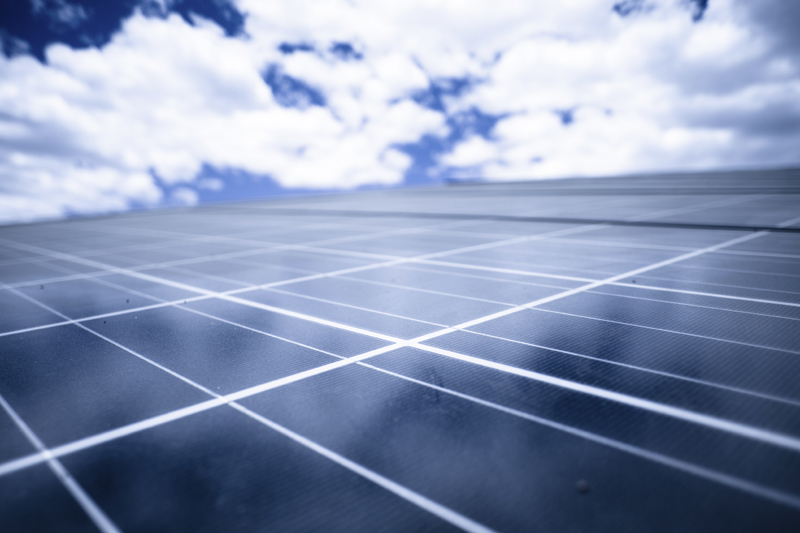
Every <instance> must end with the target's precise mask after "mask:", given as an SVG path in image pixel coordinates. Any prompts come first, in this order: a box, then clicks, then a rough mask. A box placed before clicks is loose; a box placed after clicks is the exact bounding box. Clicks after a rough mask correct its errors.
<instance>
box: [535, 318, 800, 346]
mask: <svg viewBox="0 0 800 533" xmlns="http://www.w3.org/2000/svg"><path fill="white" fill-rule="evenodd" d="M536 311H537V312H541V313H552V314H554V315H563V316H574V317H580V318H587V319H589V320H596V321H599V322H608V323H610V324H622V325H625V326H633V327H635V328H642V329H650V330H653V331H664V332H667V333H678V334H680V335H687V336H689V337H697V338H700V339H710V340H715V341H721V342H729V343H731V344H740V345H742V346H750V347H753V348H764V349H767V350H775V351H778V352H785V353H793V354H800V350H789V349H785V348H777V347H775V346H764V345H761V344H754V343H750V342H741V341H736V340H732V339H725V338H720V337H711V336H708V335H700V334H697V333H689V332H686V331H677V330H673V329H666V328H656V327H653V326H645V325H643V324H636V323H633V322H622V321H619V320H609V319H606V318H598V317H593V316H588V315H579V314H575V313H566V312H564V311H554V310H552V309H536Z"/></svg>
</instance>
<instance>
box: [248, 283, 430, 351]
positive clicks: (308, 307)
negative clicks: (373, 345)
mask: <svg viewBox="0 0 800 533" xmlns="http://www.w3.org/2000/svg"><path fill="white" fill-rule="evenodd" d="M239 296H240V297H241V298H243V299H245V300H252V301H254V302H259V303H262V304H266V305H269V306H272V307H278V308H280V309H287V310H290V311H294V312H296V313H302V314H305V315H309V316H312V317H315V318H321V319H324V320H331V321H334V322H338V323H340V324H344V325H347V326H351V327H356V328H361V329H364V330H366V331H371V332H375V333H381V334H384V335H391V336H394V337H398V338H401V339H413V338H414V337H419V336H420V335H425V334H426V333H431V332H433V331H436V330H438V329H441V327H440V326H436V325H434V324H426V323H424V322H417V321H414V320H408V319H405V318H399V317H393V316H388V315H381V314H377V313H373V312H371V311H364V310H361V309H354V308H352V307H345V306H343V305H337V304H333V303H326V302H320V301H318V300H309V299H305V298H301V297H299V296H292V295H289V294H283V293H278V292H274V291H264V290H261V291H251V292H244V293H242V294H240V295H239Z"/></svg>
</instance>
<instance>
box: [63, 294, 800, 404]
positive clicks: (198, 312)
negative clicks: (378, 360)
mask: <svg viewBox="0 0 800 533" xmlns="http://www.w3.org/2000/svg"><path fill="white" fill-rule="evenodd" d="M98 281H99V280H98ZM106 283H107V282H106ZM109 285H114V284H109ZM114 286H116V287H119V288H121V289H125V288H124V287H121V286H117V285H114ZM126 290H128V291H129V292H131V293H135V292H136V291H133V290H130V289H126ZM48 309H50V308H48ZM179 309H182V310H185V311H189V312H192V313H196V314H200V315H203V316H206V317H208V318H212V319H215V320H220V321H222V322H226V323H228V324H232V325H235V326H238V327H243V328H245V329H250V330H251V331H257V332H259V333H262V334H264V335H268V336H271V337H275V338H278V339H281V340H285V341H288V342H293V343H295V344H299V345H300V346H304V347H306V348H311V349H314V350H318V349H317V348H313V347H310V346H307V345H304V344H301V343H297V341H292V340H290V339H285V338H283V337H279V336H276V335H272V334H270V333H267V332H263V331H260V330H255V329H252V328H248V327H247V326H244V325H241V324H238V323H235V322H231V321H228V320H225V319H223V318H219V317H216V316H214V315H210V314H207V313H203V312H200V311H197V310H195V309H191V308H187V307H179ZM50 310H51V311H52V309H50ZM53 312H56V311H53ZM56 313H57V312H56ZM58 314H59V315H60V316H62V317H64V315H62V314H60V313H58ZM64 318H67V317H64ZM476 333H479V332H476ZM479 334H482V335H486V336H490V337H491V335H488V334H484V333H479ZM497 338H500V337H497ZM510 340H511V339H510ZM521 344H526V343H521ZM550 349H552V348H550ZM553 350H554V351H560V352H562V353H568V354H570V355H576V356H580V357H586V358H591V357H589V356H585V355H582V354H576V353H573V352H567V351H564V350H557V349H553ZM318 351H321V350H318ZM323 352H324V351H323ZM324 353H328V354H329V355H334V356H336V354H332V353H330V352H324ZM623 366H627V367H629V368H635V369H637V370H641V371H647V372H652V373H658V374H660V375H665V376H669V377H673V378H675V379H680V380H685V381H693V382H696V383H701V384H703V385H706V386H712V387H718V388H722V389H726V390H733V391H736V392H741V393H743V394H748V395H751V396H757V397H763V398H767V399H771V400H774V401H780V402H784V403H790V404H793V403H797V402H792V401H791V400H787V399H785V398H777V397H773V396H769V395H764V394H759V393H757V392H753V391H746V390H743V389H736V388H734V387H727V386H724V385H719V384H715V383H711V382H707V381H703V380H695V379H692V378H687V377H685V376H678V375H675V374H669V373H666V372H658V371H654V370H652V369H647V368H643V367H637V366H634V365H623Z"/></svg>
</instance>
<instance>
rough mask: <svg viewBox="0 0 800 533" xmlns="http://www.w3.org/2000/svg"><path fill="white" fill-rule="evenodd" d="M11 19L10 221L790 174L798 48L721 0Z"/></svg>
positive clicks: (242, 7) (44, 9)
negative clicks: (339, 196)
mask: <svg viewBox="0 0 800 533" xmlns="http://www.w3.org/2000/svg"><path fill="white" fill-rule="evenodd" d="M776 2H777V0H770V2H767V3H773V4H774V3H776ZM15 6H16V7H14V8H13V9H16V11H15V12H14V13H11V14H12V15H14V17H15V18H14V17H10V16H9V17H5V18H6V20H11V21H12V22H10V23H6V25H5V26H4V27H2V28H0V40H1V41H2V45H3V51H4V56H3V57H0V213H1V214H0V219H2V220H3V221H6V222H8V221H19V220H28V219H35V218H41V217H58V216H63V215H64V214H70V213H91V212H105V211H110V210H120V209H126V208H129V207H132V206H137V205H158V204H165V203H167V204H169V203H172V204H193V203H196V202H198V201H208V200H215V199H217V200H219V199H232V198H234V197H236V195H237V194H238V195H239V197H246V196H251V195H257V194H264V193H265V192H276V191H278V190H284V191H285V190H299V189H306V190H336V189H352V188H356V187H362V186H374V185H377V186H389V185H398V184H402V183H425V182H428V183H430V182H432V181H438V180H442V179H447V178H471V177H481V178H488V179H517V178H527V179H530V178H539V177H554V176H569V175H600V174H613V173H621V172H622V173H624V172H637V171H652V170H672V169H700V168H719V167H731V166H733V167H735V166H775V165H786V164H793V163H794V164H796V163H797V162H798V161H800V149H798V148H797V147H798V146H800V104H798V102H800V98H798V96H800V95H799V94H798V93H800V77H799V76H798V63H797V57H798V56H797V53H796V50H797V47H798V45H800V43H798V41H797V39H796V38H794V37H792V36H791V32H790V31H789V30H790V28H789V27H787V26H786V24H784V23H783V20H784V18H776V17H775V16H772V15H770V13H771V11H770V10H769V9H767V8H755V7H752V6H749V5H745V4H744V3H742V2H740V1H738V0H716V1H713V2H707V1H700V0H625V1H622V2H611V1H607V0H571V1H570V2H568V3H566V4H563V3H545V4H542V3H533V2H531V3H522V2H511V1H491V2H489V1H486V2H470V3H469V4H468V5H464V4H463V3H462V2H439V3H436V4H431V3H430V2H423V1H422V0H419V1H405V2H399V1H398V2H379V3H375V2H371V3H368V2H345V1H343V0H342V1H340V2H336V1H334V2H326V3H324V4H319V3H317V2H311V1H310V0H308V1H295V2H284V1H255V0H240V1H237V2H226V1H223V0H219V1H208V0H173V1H167V0H164V1H161V2H156V1H150V0H147V1H141V2H95V1H93V0H81V1H79V0H73V1H67V0H47V1H45V0H36V1H31V2H30V3H29V4H28V3H25V2H20V3H17V4H15ZM19 6H22V7H19ZM773 7H776V6H773ZM778 7H779V6H778ZM4 9H6V10H11V9H12V8H4ZM776 9H777V7H776ZM780 9H782V10H783V11H788V12H787V13H784V16H789V17H790V16H791V15H792V14H793V13H794V12H793V11H792V10H793V9H794V8H791V7H790V8H786V7H785V6H784V7H781V8H780ZM780 9H779V10H778V11H780ZM0 18H3V17H0ZM237 187H238V188H237ZM237 191H238V192H237Z"/></svg>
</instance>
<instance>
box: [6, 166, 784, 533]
mask: <svg viewBox="0 0 800 533" xmlns="http://www.w3.org/2000/svg"><path fill="white" fill-rule="evenodd" d="M799 195H800V172H797V171H770V172H753V173H728V174H702V175H683V176H650V177H628V178H613V179H595V180H584V179H576V180H562V181H542V182H526V183H507V184H462V185H452V186H444V187H433V188H422V189H406V190H390V191H371V192H362V193H357V194H342V195H329V196H318V197H301V198H293V199H284V200H272V201H257V202H245V203H238V204H228V205H216V206H210V207H200V208H187V209H171V210H158V211H148V212H136V213H128V214H123V215H116V216H109V217H100V218H87V219H71V220H68V221H60V222H48V223H40V224H31V225H19V226H7V227H3V228H0V280H2V287H0V404H2V409H0V436H1V437H0V530H2V531H35V530H54V531H55V530H58V531H68V530H70V531H71V530H83V529H86V530H96V529H98V528H99V529H101V530H104V531H115V530H123V531H143V530H146V531H154V530H167V531H177V530H191V531H196V530H198V531H199V530H214V531H233V530H260V529H273V530H303V531H306V530H325V531H353V530H368V531H376V530H386V531H389V530H399V531H428V530H431V531H434V530H435V531H447V530H450V529H453V530H458V529H463V530H468V531H487V530H498V531H530V530H537V531H589V530H591V531H601V530H613V531H627V530H630V531H653V530H665V531H676V530H685V531H688V530H693V531H706V530H712V529H713V530H726V531H739V530H753V531H780V530H786V531H798V530H800V327H798V325H799V322H798V321H799V320H800V196H799Z"/></svg>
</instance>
